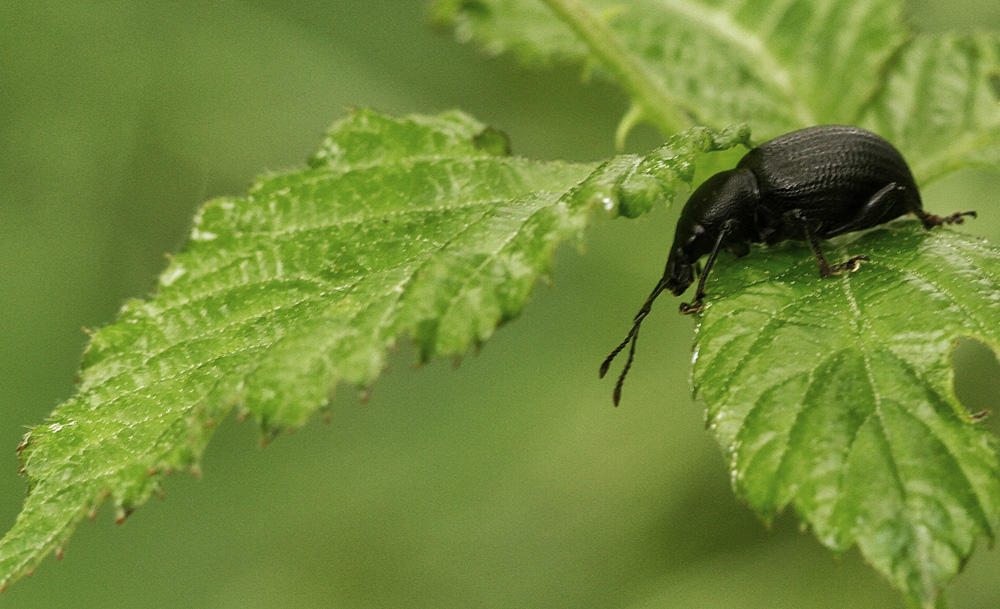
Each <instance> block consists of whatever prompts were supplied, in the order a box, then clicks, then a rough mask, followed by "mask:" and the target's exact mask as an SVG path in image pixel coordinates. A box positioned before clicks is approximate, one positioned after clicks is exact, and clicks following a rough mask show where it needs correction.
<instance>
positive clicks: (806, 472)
mask: <svg viewBox="0 0 1000 609" xmlns="http://www.w3.org/2000/svg"><path fill="white" fill-rule="evenodd" d="M827 243H828V246H827V247H828V251H827V255H828V256H829V257H831V259H840V258H846V257H848V256H850V255H855V254H861V253H864V254H868V255H869V256H871V258H872V260H871V262H870V263H867V264H865V265H864V266H862V267H861V269H860V270H858V271H856V272H854V273H850V274H845V275H843V276H839V277H832V278H825V279H823V278H820V276H819V273H818V270H817V266H816V262H815V259H814V258H813V256H812V254H811V252H810V251H809V249H808V247H806V246H804V245H802V244H801V243H794V244H793V243H785V244H782V245H780V246H777V247H770V248H767V249H766V250H763V249H758V250H756V251H754V252H751V254H750V255H749V256H747V257H746V258H743V259H739V260H736V259H732V258H729V257H727V258H726V259H725V260H722V261H721V262H720V264H719V265H717V266H716V269H717V272H713V275H712V277H711V280H710V290H709V293H710V294H711V302H710V303H709V304H708V306H706V308H705V311H704V315H703V317H702V319H701V320H700V322H699V324H698V335H697V341H696V357H695V366H694V383H695V386H696V388H697V390H698V392H699V394H700V395H701V396H702V397H703V398H704V399H705V401H706V402H707V403H708V420H709V425H710V427H711V429H712V430H713V431H714V433H715V435H716V437H717V438H718V440H719V443H720V444H721V445H722V446H723V448H724V450H725V453H726V455H727V458H728V460H729V464H730V467H731V470H732V474H733V484H734V486H735V488H736V490H737V492H738V493H739V494H740V495H741V496H743V497H744V498H745V499H746V500H747V501H748V502H749V504H750V505H751V506H752V507H753V508H754V510H756V511H757V512H758V513H759V514H760V515H761V516H762V517H764V518H766V519H770V518H771V517H772V515H773V514H774V513H775V512H778V511H781V510H782V509H783V508H785V507H786V506H792V507H793V508H794V509H795V511H796V512H797V513H798V515H799V516H800V518H802V520H803V521H804V522H806V523H808V524H809V525H810V526H811V527H812V528H813V530H814V531H815V533H816V536H817V537H818V538H819V539H820V540H821V541H822V542H823V543H824V544H826V545H827V546H829V547H830V548H832V549H834V550H837V551H843V550H846V549H847V548H849V547H851V546H852V545H854V544H857V545H858V547H859V548H860V549H861V552H862V554H863V555H864V556H865V558H866V559H867V560H868V561H870V562H871V563H872V565H874V566H875V567H876V568H877V569H878V570H879V571H881V572H882V573H884V574H885V575H886V576H887V577H888V578H889V579H890V580H891V581H892V582H893V583H894V584H895V585H896V586H897V587H899V588H900V589H901V590H903V591H904V592H906V593H907V594H908V595H911V596H913V597H915V598H917V599H919V600H920V602H922V603H923V604H927V605H932V604H933V602H934V599H935V598H936V597H937V595H938V593H939V592H940V591H941V588H942V586H943V585H944V584H945V583H947V582H948V581H949V580H950V579H951V578H952V577H953V576H954V575H955V574H956V573H957V572H958V570H959V569H960V568H961V567H962V565H963V564H964V563H965V561H966V560H967V559H968V557H969V555H970V553H971V552H972V549H973V546H974V544H975V542H976V539H977V537H979V536H980V535H985V536H986V537H987V538H988V539H993V537H994V536H995V533H996V528H997V526H998V524H1000V464H998V461H997V455H996V447H995V446H994V442H993V440H992V438H991V437H990V436H989V435H988V434H987V433H986V432H985V431H984V430H982V429H980V428H979V427H978V426H977V425H976V424H975V423H973V422H971V418H970V415H969V413H968V412H966V411H965V410H964V409H963V408H961V406H960V405H959V404H958V402H957V400H956V398H955V394H954V391H953V387H952V380H953V375H952V369H951V367H950V361H949V357H950V354H951V351H952V349H953V348H954V346H955V342H956V341H957V340H958V338H959V337H961V336H970V337H975V338H978V339H980V340H983V341H985V342H987V343H988V344H989V345H991V346H992V347H993V348H994V349H997V348H998V347H1000V298H998V295H1000V274H998V272H997V269H1000V250H998V249H997V248H994V247H992V246H989V245H987V244H985V243H983V242H982V241H980V240H977V239H974V238H972V237H967V236H964V235H962V234H959V233H957V232H955V231H953V230H949V229H944V230H941V229H936V230H933V231H925V230H924V229H923V228H922V227H921V226H920V224H919V223H918V222H916V221H914V220H912V219H909V220H905V219H904V220H898V221H896V222H894V223H892V224H890V225H887V226H885V227H882V228H878V229H876V230H873V231H870V232H867V233H862V234H855V235H849V236H845V237H842V238H839V239H837V240H835V241H832V242H827Z"/></svg>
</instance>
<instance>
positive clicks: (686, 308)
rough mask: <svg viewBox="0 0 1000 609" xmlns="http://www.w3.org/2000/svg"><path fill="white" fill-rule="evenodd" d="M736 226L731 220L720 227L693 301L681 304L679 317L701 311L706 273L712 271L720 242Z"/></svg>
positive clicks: (700, 274) (720, 247) (700, 275)
mask: <svg viewBox="0 0 1000 609" xmlns="http://www.w3.org/2000/svg"><path fill="white" fill-rule="evenodd" d="M735 225H736V221H735V220H733V219H729V220H726V221H725V223H723V225H722V230H720V231H719V236H718V238H716V240H715V245H714V246H713V247H712V252H711V253H710V254H709V255H708V260H706V261H705V268H704V269H703V270H702V271H701V273H699V274H698V287H697V288H695V291H694V300H692V301H691V302H682V303H681V307H680V311H681V315H691V314H692V313H697V312H698V311H700V310H701V307H702V304H703V303H702V300H704V298H705V281H706V280H707V279H708V272H709V271H710V270H712V265H713V264H715V259H716V257H717V256H718V255H719V250H720V249H722V242H723V241H725V239H726V236H727V235H728V234H729V233H731V232H732V231H733V228H734V227H735Z"/></svg>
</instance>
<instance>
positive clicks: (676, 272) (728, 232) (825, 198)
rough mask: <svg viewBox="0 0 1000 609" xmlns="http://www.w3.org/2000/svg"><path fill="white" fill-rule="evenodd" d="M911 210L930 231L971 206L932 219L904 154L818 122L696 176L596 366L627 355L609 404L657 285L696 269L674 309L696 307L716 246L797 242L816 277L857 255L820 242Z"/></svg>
mask: <svg viewBox="0 0 1000 609" xmlns="http://www.w3.org/2000/svg"><path fill="white" fill-rule="evenodd" d="M907 213H912V214H914V215H916V216H917V218H919V219H920V221H921V222H923V225H924V228H926V229H928V230H929V229H931V228H934V227H935V226H941V225H944V224H961V223H962V222H963V221H964V218H965V216H972V217H973V218H974V217H975V216H976V212H974V211H963V212H957V213H954V214H951V215H950V216H937V215H934V214H931V213H928V212H926V211H924V209H923V204H922V203H921V200H920V191H919V190H918V189H917V184H916V182H915V181H914V179H913V174H912V173H911V172H910V168H909V166H908V165H907V164H906V160H905V159H903V155H902V154H900V152H899V151H898V150H896V148H895V147H893V145H892V144H890V143H889V142H887V141H886V140H885V139H883V138H881V137H879V136H878V135H876V134H874V133H872V132H870V131H866V130H864V129H860V128H858V127H848V126H844V125H821V126H817V127H809V128H807V129H801V130H799V131H793V132H791V133H788V134H785V135H782V136H780V137H777V138H775V139H773V140H770V141H767V142H765V143H763V144H761V145H759V146H757V147H756V148H753V149H751V150H750V151H749V152H747V153H746V155H744V156H743V158H742V159H740V162H739V163H738V164H737V165H736V167H735V168H734V169H729V170H726V171H721V172H719V173H717V174H715V175H713V176H712V177H710V178H708V179H707V180H705V182H703V183H702V184H701V185H700V186H699V187H698V188H697V189H695V191H694V192H693V193H692V194H691V197H690V198H689V199H688V201H687V203H686V204H685V205H684V209H682V210H681V215H680V219H678V221H677V229H676V232H675V233H674V243H673V245H672V246H671V248H670V255H669V257H668V259H667V267H666V269H665V270H664V271H663V277H662V278H661V279H660V281H659V283H657V284H656V287H655V288H653V292H652V293H651V294H650V295H649V298H647V299H646V302H645V303H644V304H643V305H642V308H640V309H639V312H638V313H636V315H635V318H634V319H633V321H632V329H631V330H629V333H628V335H627V336H626V337H625V340H623V341H622V342H621V344H620V345H618V346H617V347H615V349H614V351H612V352H611V354H610V355H608V357H607V358H606V359H605V360H604V362H603V363H602V364H601V378H604V375H605V374H607V372H608V368H609V367H610V366H611V362H612V361H613V360H614V359H615V357H617V356H618V354H619V353H621V352H622V350H623V349H625V347H626V346H628V347H629V351H628V358H627V359H626V361H625V367H624V368H623V369H622V372H621V375H619V377H618V382H617V383H616V384H615V389H614V393H613V395H612V397H613V399H614V403H615V405H616V406H617V405H618V402H619V401H620V400H621V392H622V385H623V384H624V382H625V376H626V375H628V371H629V369H630V368H631V367H632V360H633V358H634V357H635V344H636V340H637V339H638V338H639V327H640V325H642V322H643V320H644V319H646V316H647V315H649V312H650V310H651V308H652V306H653V301H655V300H656V298H657V297H658V296H659V295H660V294H661V293H662V292H663V291H664V290H669V291H670V292H672V293H673V294H674V295H675V296H680V295H681V294H683V293H684V292H685V291H686V290H687V289H688V287H689V286H690V285H691V284H692V283H694V269H695V265H696V264H697V263H698V260H699V259H701V257H702V256H704V255H706V254H707V255H708V258H707V260H706V261H705V265H704V267H703V268H702V270H701V271H700V273H699V277H698V286H697V288H696V289H695V293H694V299H693V300H692V301H691V302H690V303H682V304H681V305H680V312H681V313H682V314H685V315H687V314H691V313H696V312H698V311H700V310H701V308H702V304H703V301H704V298H705V281H706V279H707V278H708V273H709V271H711V270H712V266H713V265H714V264H715V260H716V257H717V256H718V255H719V251H720V250H723V249H724V250H727V251H729V252H730V253H732V254H734V255H736V256H737V257H743V256H746V255H747V254H749V253H750V244H751V243H764V244H767V245H774V244H775V243H779V242H781V241H786V240H789V239H793V240H798V241H806V242H808V243H809V247H810V248H812V251H813V254H814V255H815V256H816V261H817V263H818V264H819V274H820V275H821V276H822V277H829V276H831V275H838V274H840V273H842V272H844V271H856V270H857V269H858V267H859V266H860V264H861V262H862V261H865V260H869V258H868V256H867V255H865V254H859V255H857V256H852V257H850V258H848V259H847V260H845V261H844V262H841V263H838V264H830V263H829V262H828V261H827V259H826V256H825V255H824V254H823V250H822V248H821V247H820V240H822V239H829V238H831V237H836V236H837V235H842V234H844V233H850V232H854V231H859V230H864V229H866V228H871V227H873V226H877V225H879V224H883V223H885V222H888V221H889V220H892V219H894V218H898V217H899V216H902V215H904V214H907Z"/></svg>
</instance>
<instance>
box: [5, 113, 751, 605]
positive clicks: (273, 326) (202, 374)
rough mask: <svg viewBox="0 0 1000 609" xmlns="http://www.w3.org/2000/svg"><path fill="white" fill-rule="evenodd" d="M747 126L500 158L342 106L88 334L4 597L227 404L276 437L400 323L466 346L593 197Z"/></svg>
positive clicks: (572, 234)
mask: <svg viewBox="0 0 1000 609" xmlns="http://www.w3.org/2000/svg"><path fill="white" fill-rule="evenodd" d="M748 138H749V132H748V131H747V129H746V128H745V127H742V128H734V129H731V130H728V131H725V132H722V133H715V132H713V131H711V130H709V129H705V128H698V129H691V130H690V131H688V132H685V133H681V134H678V135H676V136H674V137H673V138H671V139H670V140H669V141H668V142H667V144H665V145H664V146H663V147H661V148H659V149H657V150H655V151H654V152H653V153H651V154H650V155H648V156H646V157H639V156H632V155H630V156H621V157H616V158H614V159H611V160H609V161H608V162H606V163H604V164H603V165H600V166H599V167H595V166H594V165H588V164H569V163H550V162H549V163H547V162H537V161H530V160H527V159H523V158H516V157H511V156H508V152H507V151H508V148H509V146H508V142H507V139H506V137H505V136H504V135H503V134H502V133H500V132H499V131H496V130H495V129H490V128H487V127H485V126H483V125H481V124H479V123H478V122H476V121H474V120H472V119H471V118H469V117H468V116H465V115H463V114H461V113H449V114H445V115H441V116H436V117H426V116H411V117H407V118H404V119H394V118H389V117H386V116H382V115H378V114H375V113H373V112H367V111H355V112H353V113H352V114H351V115H350V116H348V117H347V118H345V119H344V120H342V121H340V122H339V123H338V124H337V125H335V126H334V128H333V129H332V130H331V131H330V134H329V136H328V137H327V139H326V141H325V142H324V143H323V146H322V148H321V149H320V150H319V152H317V153H316V154H315V155H314V156H313V158H312V159H311V160H310V164H309V167H308V168H307V169H305V170H302V171H298V172H294V173H289V174H286V175H275V176H270V177H267V178H264V179H262V180H260V181H258V182H257V183H256V184H255V185H254V186H253V187H252V188H251V190H250V192H249V194H248V195H247V196H246V197H244V198H240V199H219V200H215V201H211V202H209V203H208V204H206V205H205V207H204V208H203V209H202V210H201V211H200V212H199V214H198V216H197V218H196V222H195V227H194V230H193V233H192V236H191V242H190V243H189V245H188V246H187V248H186V249H185V250H184V251H183V252H182V253H180V254H178V255H177V256H176V257H175V258H174V259H173V260H172V261H171V263H170V265H169V267H168V268H167V269H166V271H164V273H163V275H162V276H161V278H160V283H159V286H158V290H157V293H156V294H155V295H154V296H153V297H151V298H150V299H148V300H133V301H130V302H129V303H127V304H126V305H125V307H124V308H123V309H122V312H121V316H120V318H119V319H118V320H117V321H116V322H115V323H114V324H112V325H110V326H108V327H106V328H103V329H101V330H100V331H98V332H97V333H96V334H95V335H94V336H93V339H92V341H91V344H90V346H89V348H88V349H87V352H86V354H85V356H84V359H83V366H82V372H81V375H80V385H79V392H78V393H77V395H76V396H74V397H73V398H72V399H70V400H69V401H68V402H66V403H65V404H63V405H61V406H60V407H59V408H58V409H56V411H55V412H54V413H53V414H52V415H51V417H50V418H49V420H48V421H47V422H46V423H45V424H43V425H40V426H38V427H36V428H35V429H33V430H32V431H31V433H29V434H28V436H27V437H26V438H25V442H24V444H23V445H22V451H21V459H22V463H23V467H24V470H25V471H26V473H27V474H28V475H29V477H30V482H29V487H30V492H29V495H28V498H27V500H26V502H25V506H24V509H23V511H22V512H21V514H20V515H19V517H18V519H17V522H16V523H15V525H14V527H13V528H12V529H11V530H10V531H9V532H8V533H7V535H6V536H5V537H4V538H3V539H2V540H0V589H2V588H3V587H4V586H6V585H8V584H9V583H10V582H11V581H12V580H13V579H15V578H17V577H18V576H19V575H21V574H22V573H24V572H25V571H27V570H30V569H31V568H33V567H34V565H35V564H37V563H38V562H39V561H40V560H41V559H42V558H43V556H44V555H45V554H46V553H48V552H49V551H51V550H52V549H53V548H55V547H58V546H61V545H62V544H64V543H65V542H66V540H67V539H68V537H69V535H70V533H71V532H72V528H73V527H74V526H75V525H76V523H77V522H79V521H80V520H81V519H82V518H83V517H84V516H85V515H87V514H88V513H92V512H93V511H94V510H96V509H97V506H98V505H99V504H100V503H101V501H102V500H103V499H104V498H106V497H110V498H111V499H112V500H113V501H114V502H115V504H116V505H117V508H118V512H119V518H124V517H125V516H126V515H127V514H128V513H129V512H130V511H131V510H133V509H134V508H135V507H136V506H138V505H139V504H141V503H142V502H144V501H145V500H146V499H147V498H148V497H149V495H150V493H152V492H154V491H155V490H156V489H157V486H158V484H159V480H160V478H161V476H162V474H163V473H165V472H169V471H171V470H175V469H179V468H190V467H196V464H197V461H198V460H199V458H200V456H201V454H202V452H203V451H204V449H205V445H206V444H207V442H208V440H209V439H210V436H211V434H212V431H213V429H214V427H215V426H216V425H217V424H218V423H219V422H220V421H221V420H222V419H223V418H224V417H225V416H226V414H227V413H228V412H229V411H230V410H231V409H232V407H233V406H234V405H235V406H236V407H237V408H238V409H239V410H240V411H242V412H243V413H244V414H246V415H249V416H251V417H252V418H254V419H255V420H257V421H259V422H260V424H261V427H262V429H263V432H264V434H265V437H270V436H271V435H273V434H275V433H277V432H278V431H280V430H281V429H285V428H289V427H294V426H298V425H301V424H303V423H304V422H305V421H306V419H307V418H308V417H309V416H310V415H311V414H313V413H314V412H315V411H316V410H317V409H319V408H322V407H324V406H325V405H326V404H327V403H328V401H329V399H330V395H331V393H332V392H333V390H334V388H335V386H336V385H337V384H338V383H339V382H341V381H347V382H350V383H354V384H357V385H367V384H369V383H371V382H372V381H373V380H374V379H375V377H376V376H377V375H378V374H379V373H380V372H381V370H382V368H383V366H384V365H385V359H386V351H387V349H388V348H389V347H390V346H391V345H393V344H394V343H395V342H396V341H397V339H398V338H399V337H400V336H401V335H409V336H410V337H412V339H413V340H414V342H415V343H416V345H417V347H418V348H419V351H420V355H421V358H423V359H427V358H430V357H433V356H436V355H443V354H462V353H464V352H465V351H467V350H468V349H469V348H470V346H473V345H477V344H479V343H480V342H482V341H483V340H485V339H487V338H488V337H489V336H490V335H491V334H492V333H493V331H494V329H495V328H496V327H497V325H499V324H502V323H503V322H505V321H507V320H510V319H511V318H513V317H515V316H517V315H518V314H519V313H520V312H521V311H522V310H523V308H524V306H525V304H526V302H527V299H528V296H529V294H530V292H531V290H532V288H533V287H534V285H535V283H536V282H537V280H538V278H539V277H540V276H541V275H544V274H545V273H547V272H548V269H549V267H550V265H551V263H552V256H553V251H554V249H555V247H556V245H557V244H558V243H559V242H561V241H564V240H567V239H574V238H576V237H578V236H579V234H580V233H581V231H582V229H583V228H584V227H585V226H586V223H587V221H588V218H589V216H590V212H591V210H592V209H594V208H597V207H603V208H605V209H606V210H607V211H608V212H610V213H612V214H617V213H624V214H628V215H635V214H637V213H641V212H642V211H644V210H648V209H649V208H650V207H651V206H652V205H653V204H654V203H657V202H666V203H669V202H670V201H671V200H672V198H673V197H674V195H675V194H676V193H677V192H678V191H679V189H680V188H681V187H682V186H684V185H685V184H687V183H689V182H690V180H691V176H692V174H693V163H694V159H695V156H696V155H697V154H698V153H701V152H706V151H711V150H716V149H722V148H728V147H731V146H735V145H739V144H744V145H746V144H747V143H748Z"/></svg>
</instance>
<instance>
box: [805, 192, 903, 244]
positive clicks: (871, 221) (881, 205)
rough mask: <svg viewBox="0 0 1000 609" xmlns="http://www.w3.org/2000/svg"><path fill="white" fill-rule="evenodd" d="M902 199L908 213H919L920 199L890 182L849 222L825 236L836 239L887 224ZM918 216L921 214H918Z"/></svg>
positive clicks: (827, 231)
mask: <svg viewBox="0 0 1000 609" xmlns="http://www.w3.org/2000/svg"><path fill="white" fill-rule="evenodd" d="M900 198H902V199H903V200H904V201H905V202H906V203H905V204H906V209H907V210H908V211H914V213H917V211H919V210H920V200H919V199H917V198H915V197H912V196H909V191H908V190H907V189H906V188H905V187H903V186H900V185H899V184H897V183H896V182H889V183H888V184H886V185H885V186H883V187H882V188H881V189H879V190H878V192H876V193H875V194H873V195H872V196H871V198H869V199H868V201H866V202H865V204H864V205H862V206H861V208H860V209H859V210H858V212H857V213H856V214H854V216H853V217H852V218H851V219H850V220H849V221H847V222H846V223H844V224H841V225H840V226H837V227H835V228H833V229H831V230H826V231H824V232H823V236H824V237H826V238H830V237H836V236H837V235H843V234H844V233H852V232H854V231H857V230H862V229H865V228H870V227H872V226H875V225H877V224H882V223H883V222H885V217H886V216H887V215H888V214H889V212H890V211H892V209H893V207H895V206H896V204H897V203H898V202H899V200H900ZM897 209H899V208H897ZM915 210H916V211H915ZM897 215H898V214H897ZM917 215H920V214H919V213H917Z"/></svg>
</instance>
